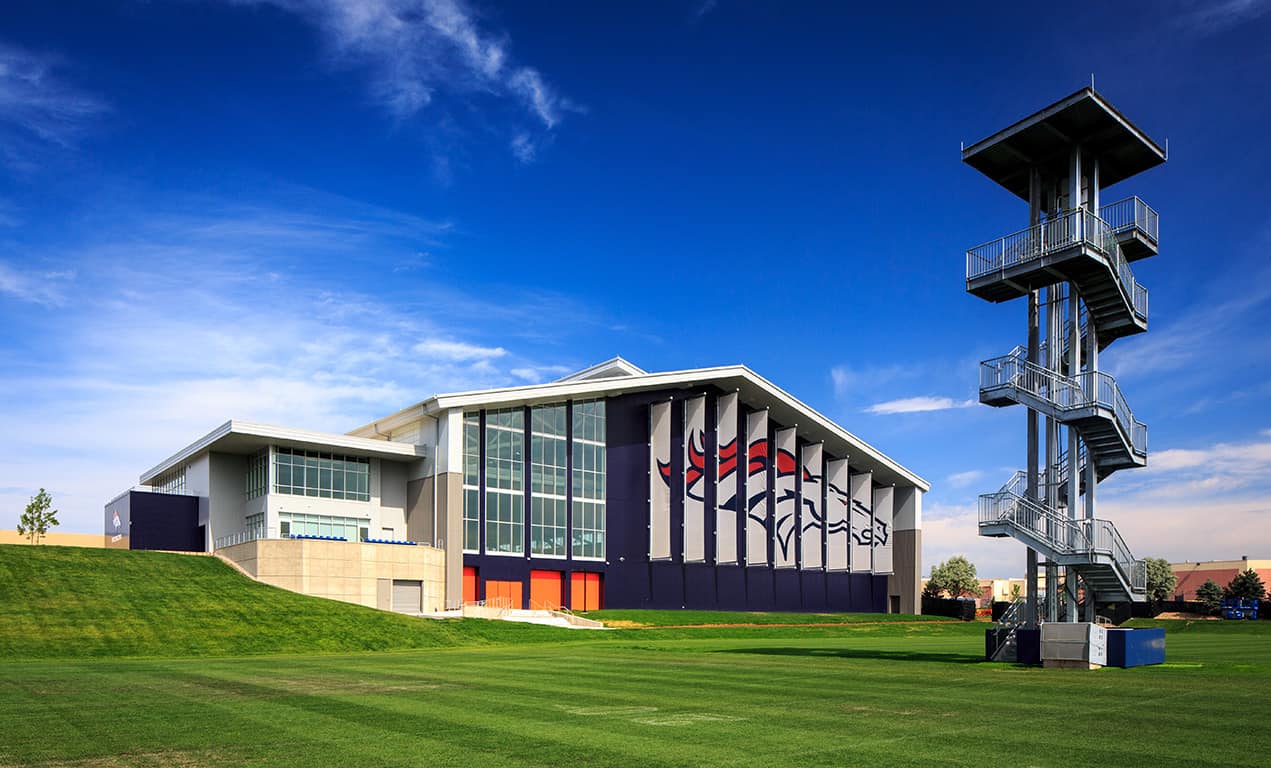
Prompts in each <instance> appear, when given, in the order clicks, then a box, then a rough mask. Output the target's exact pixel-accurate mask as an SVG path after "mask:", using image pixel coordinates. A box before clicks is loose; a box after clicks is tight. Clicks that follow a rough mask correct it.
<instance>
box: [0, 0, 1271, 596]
mask: <svg viewBox="0 0 1271 768" xmlns="http://www.w3.org/2000/svg"><path fill="white" fill-rule="evenodd" d="M1106 5H1107V4H1090V5H1088V6H1086V7H1079V8H1076V9H1074V10H1073V11H1071V12H1070V13H1068V12H1065V13H1064V14H1059V12H1058V11H1054V10H1052V11H1048V12H1046V13H1044V14H1043V13H1038V12H1036V11H1032V10H1029V9H1027V8H1024V7H1023V6H1022V5H1020V4H1001V5H996V6H990V5H983V6H980V5H974V4H973V5H969V6H968V5H966V4H960V5H957V6H956V7H955V6H950V5H948V4H938V3H937V4H931V5H930V6H929V7H928V6H924V5H921V4H899V5H898V4H891V5H887V6H885V7H882V8H879V9H877V10H876V11H873V12H870V13H863V12H860V11H857V10H855V9H853V8H851V7H849V4H817V5H808V6H807V7H802V8H799V7H795V6H792V5H791V4H788V3H772V4H761V3H735V2H728V0H719V2H663V3H654V2H650V3H634V4H630V5H627V6H620V5H618V4H616V3H594V2H579V3H553V4H547V5H541V4H532V3H508V4H504V5H495V4H493V3H488V2H480V3H478V2H470V3H464V2H455V1H454V0H449V1H446V0H343V1H342V2H341V1H339V0H256V1H253V0H238V1H231V2H212V1H209V2H197V1H195V0H173V1H171V2H160V1H158V0H153V1H150V2H140V1H136V2H120V3H105V2H82V3H69V2H68V3H49V2H24V1H23V0H15V1H12V2H8V3H6V4H5V8H4V10H3V11H0V21H2V22H3V23H0V328H3V332H0V354H3V360H4V362H5V364H4V366H3V367H2V368H0V423H2V424H3V425H4V434H3V437H4V439H3V440H2V441H0V514H2V515H4V516H7V517H9V518H10V520H3V519H0V525H2V526H3V527H10V526H12V525H13V524H14V523H16V517H17V514H18V512H19V511H20V510H21V508H22V506H23V505H24V504H25V503H26V500H27V498H28V497H29V496H30V495H31V494H33V493H34V492H35V490H36V489H37V488H38V487H39V486H44V487H47V488H48V489H49V490H50V491H51V492H52V493H53V494H54V497H55V499H56V501H57V506H59V507H60V509H61V510H62V513H63V515H62V521H63V526H62V527H63V529H64V530H79V531H97V530H100V528H101V512H100V510H101V507H102V505H103V503H104V502H105V501H107V500H108V499H109V498H111V497H112V496H113V495H114V494H115V493H117V492H119V491H121V490H123V489H125V488H127V487H128V486H129V485H130V484H132V483H133V482H135V481H136V478H137V475H138V474H139V473H140V472H141V471H142V470H144V469H145V468H147V467H149V466H151V465H153V464H155V463H157V462H158V461H159V460H160V459H162V458H163V457H165V456H167V455H168V454H170V453H172V452H173V451H175V450H176V449H177V448H179V447H181V446H182V445H185V444H186V443H188V442H189V441H190V440H192V439H194V438H195V437H197V436H198V435H201V434H202V433H204V432H205V431H207V430H208V429H210V428H212V427H213V426H215V425H216V424H218V423H220V422H222V421H224V420H225V419H228V418H231V417H234V418H245V419H255V420H260V421H266V422H273V423H282V424H287V425H293V426H299V427H306V428H312V429H320V430H331V431H345V430H347V429H350V428H352V427H354V426H357V425H359V424H361V423H364V422H366V421H368V420H370V419H371V418H374V417H376V416H379V415H383V414H384V413H387V412H391V411H392V410H395V409H397V408H399V407H402V406H404V405H407V404H409V403H411V402H416V401H418V400H420V399H422V398H424V397H426V396H428V395H430V394H432V393H435V392H439V391H453V390H459V389H465V388H471V387H483V386H491V385H505V384H516V383H529V382H536V381H545V380H550V379H552V378H555V377H557V376H559V375H560V374H561V373H563V372H566V371H570V370H574V369H578V368H582V367H585V366H586V365H589V364H591V363H594V362H597V361H599V360H602V359H605V358H608V357H611V356H613V355H615V354H620V355H623V356H624V357H627V358H628V359H630V360H632V361H633V362H635V363H636V364H637V365H640V366H642V367H644V368H646V369H649V370H669V369H676V368H684V367H699V366H706V365H716V364H728V363H736V362H742V363H745V364H747V365H749V366H750V367H752V368H753V369H755V370H756V371H758V372H759V373H761V374H762V375H764V376H766V377H768V378H769V379H771V380H773V381H774V382H776V383H778V384H779V385H780V386H782V387H784V388H785V389H787V390H788V391H790V392H791V393H793V394H795V395H796V396H798V397H800V398H801V399H803V400H804V401H806V402H808V403H809V404H811V405H812V406H814V407H816V408H818V409H819V410H821V411H822V412H824V413H826V414H827V415H830V416H832V417H833V418H835V419H837V420H838V421H839V422H840V423H842V424H844V425H845V426H846V427H848V428H849V429H851V430H852V431H854V432H856V433H857V434H859V435H861V436H863V437H864V438H866V439H867V440H869V441H870V442H872V443H874V444H875V445H877V446H878V447H879V448H881V449H883V450H884V451H886V452H887V453H889V454H891V455H893V456H895V457H897V458H898V459H900V460H901V461H902V462H903V463H905V464H906V465H908V466H910V467H911V468H913V469H914V470H915V471H917V472H919V473H920V474H922V475H923V476H925V477H926V478H928V479H929V480H930V481H931V482H932V484H933V489H932V493H931V494H930V495H929V496H928V498H927V502H926V513H927V529H926V533H925V545H926V553H925V556H926V559H927V561H928V564H931V563H934V562H935V561H936V560H939V559H943V558H946V557H948V556H949V555H951V554H957V553H966V554H969V555H970V556H971V557H972V559H973V560H974V561H976V562H977V563H979V565H980V571H981V573H982V574H985V575H1008V574H1014V573H1017V572H1019V571H1020V570H1021V569H1022V561H1023V554H1022V548H1020V547H1019V545H1017V544H1015V543H1013V542H1009V541H1005V540H988V539H980V538H978V537H977V536H976V535H975V524H974V503H975V497H976V495H977V494H978V493H981V492H986V491H991V490H994V489H996V488H997V487H998V486H1000V485H1001V483H1002V482H1003V481H1004V480H1005V479H1006V478H1007V477H1008V476H1009V475H1010V473H1011V472H1012V471H1013V470H1014V469H1015V468H1016V467H1018V466H1019V465H1020V464H1021V463H1022V455H1023V418H1022V417H1021V416H1020V415H1019V414H1020V412H1019V411H1018V409H1007V410H994V409H991V408H988V407H987V406H979V405H974V404H973V401H974V400H975V396H976V395H975V386H976V363H977V362H978V361H979V360H980V359H984V358H988V357H992V356H996V355H999V354H1003V353H1005V352H1007V351H1009V350H1010V348H1011V347H1012V346H1014V345H1015V344H1017V343H1020V342H1021V341H1023V336H1022V334H1023V330H1024V320H1025V315H1024V312H1025V309H1024V306H1023V305H1022V304H1021V303H1019V302H1015V303H1012V304H1006V305H989V304H987V303H984V302H981V301H979V300H977V299H974V298H972V297H970V296H968V295H967V294H965V293H964V291H963V263H964V262H963V251H964V250H965V249H966V248H968V247H970V246H973V245H976V244H978V243H981V242H983V241H986V240H989V239H992V238H994V237H997V236H1000V235H1003V234H1006V233H1008V232H1011V231H1014V230H1016V229H1019V228H1020V227H1021V226H1022V225H1023V224H1024V223H1026V210H1025V209H1024V207H1023V204H1022V203H1021V202H1019V201H1018V200H1016V199H1014V198H1012V196H1011V195H1010V194H1008V193H1007V192H1005V191H1003V190H1001V189H1000V188H998V187H997V186H995V185H994V184H993V183H991V182H989V181H988V180H987V179H985V178H983V177H981V176H980V175H979V174H978V173H976V172H975V171H973V170H971V169H970V168H968V167H966V166H964V165H962V163H961V162H960V161H959V154H958V149H959V143H960V142H962V141H967V142H971V141H975V140H977V139H979V138H982V137H984V136H985V135H987V134H989V133H991V132H993V131H995V130H997V129H998V128H1001V127H1004V126H1005V125H1007V124H1009V123H1010V122H1012V121H1014V120H1016V119H1018V118H1020V117H1022V116H1024V115H1025V114H1028V113H1030V112H1032V111H1034V110H1036V109H1038V108H1040V107H1041V106H1044V105H1045V104H1047V103H1049V102H1051V101H1053V100H1055V99H1057V98H1060V97H1061V96H1064V95H1067V94H1069V93H1071V92H1073V91H1075V90H1077V89H1078V88H1080V87H1082V86H1083V85H1086V84H1087V83H1088V82H1089V80H1090V76H1091V73H1094V75H1095V77H1096V85H1097V87H1098V88H1099V90H1100V91H1101V92H1102V93H1103V94H1104V95H1105V96H1106V97H1107V98H1109V99H1110V100H1111V101H1112V102H1113V103H1114V104H1116V105H1117V106H1118V107H1119V108H1120V109H1122V110H1123V111H1124V112H1125V113H1126V114H1127V115H1129V116H1130V117H1131V119H1133V120H1134V121H1135V122H1136V123H1138V124H1139V125H1140V126H1141V127H1142V128H1143V129H1144V130H1146V131H1147V132H1148V133H1149V134H1150V135H1152V136H1153V137H1155V138H1157V139H1158V140H1159V141H1165V140H1166V139H1169V146H1170V160H1169V162H1168V163H1167V164H1166V165H1165V166H1162V167H1160V168H1157V169H1154V170H1152V171H1150V172H1148V173H1146V174H1144V175H1142V176H1140V177H1138V178H1135V179H1132V180H1130V181H1127V182H1124V183H1122V184H1120V185H1118V186H1117V187H1114V188H1111V189H1109V190H1107V191H1106V192H1105V193H1104V199H1105V200H1107V201H1110V200H1114V199H1119V198H1120V197H1122V196H1126V195H1130V194H1138V195H1139V196H1141V197H1143V198H1144V199H1145V200H1147V201H1148V203H1149V204H1151V205H1152V206H1153V207H1155V208H1156V209H1157V210H1158V211H1160V214H1161V239H1162V246H1161V255H1160V256H1159V257H1157V258H1154V259H1150V260H1148V261H1145V262H1139V263H1138V264H1136V266H1135V271H1136V275H1137V276H1138V278H1139V280H1140V281H1141V282H1142V283H1144V284H1145V285H1146V286H1147V287H1148V288H1149V290H1150V291H1151V331H1150V332H1149V333H1148V334H1147V335H1145V336H1139V337H1134V338H1130V339H1125V340H1121V341H1118V342H1117V343H1116V344H1115V345H1113V346H1112V347H1111V348H1110V349H1109V350H1108V352H1107V353H1106V354H1105V355H1104V356H1103V358H1102V359H1103V362H1104V363H1105V365H1106V367H1108V368H1109V369H1111V370H1112V371H1114V372H1116V374H1117V375H1118V376H1119V378H1120V381H1121V383H1122V386H1123V388H1124V390H1125V392H1126V394H1127V396H1128V398H1129V400H1130V404H1131V406H1132V407H1133V408H1134V410H1135V414H1136V415H1137V416H1138V417H1139V418H1141V419H1143V420H1145V421H1146V422H1148V424H1149V425H1150V428H1151V432H1150V440H1151V449H1152V451H1153V455H1152V457H1151V467H1150V468H1149V469H1147V470H1141V471H1138V472H1123V473H1119V474H1117V475H1116V476H1114V477H1113V478H1112V479H1110V480H1109V481H1108V482H1107V483H1105V484H1104V485H1102V486H1101V493H1102V497H1101V502H1102V504H1101V508H1100V516H1105V517H1110V518H1111V519H1113V520H1115V521H1116V522H1117V523H1118V525H1119V527H1120V528H1121V529H1122V530H1123V532H1124V533H1125V535H1126V537H1127V539H1128V541H1129V542H1130V544H1131V546H1132V547H1133V548H1134V549H1135V551H1136V553H1137V554H1140V555H1154V556H1164V557H1169V558H1172V559H1215V558H1228V557H1238V556H1240V555H1242V554H1248V555H1250V556H1251V557H1258V556H1263V557H1267V556H1271V526H1268V525H1266V523H1265V519H1266V517H1265V515H1266V513H1267V512H1269V511H1271V500H1269V498H1271V497H1269V495H1268V492H1269V491H1271V409H1269V408H1268V402H1269V400H1271V338H1269V337H1268V329H1271V259H1268V254H1269V252H1271V214H1268V211H1269V210H1271V206H1269V205H1268V203H1269V202H1271V199H1269V198H1271V194H1269V193H1268V192H1267V186H1266V179H1267V178H1268V177H1269V176H1271V150H1269V149H1268V146H1267V142H1266V136H1267V135H1268V127H1269V126H1271V97H1269V96H1268V94H1267V90H1266V82H1267V79H1268V76H1269V75H1271V46H1267V45H1266V44H1265V43H1266V40H1267V39H1269V36H1271V3H1268V2H1266V0H1220V1H1219V2H1212V3H1192V2H1183V1H1182V0H1176V1H1175V2H1170V3H1139V4H1130V5H1124V6H1121V5H1118V6H1117V7H1110V6H1108V7H1105V6H1106ZM1077 33H1080V34H1081V35H1082V37H1077Z"/></svg>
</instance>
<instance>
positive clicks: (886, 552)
mask: <svg viewBox="0 0 1271 768" xmlns="http://www.w3.org/2000/svg"><path fill="white" fill-rule="evenodd" d="M895 500H896V489H895V488H893V487H891V486H890V485H888V486H886V487H882V488H875V489H874V528H873V534H874V535H873V537H872V538H871V539H870V544H871V545H873V548H874V573H891V522H892V508H893V506H894V504H895Z"/></svg>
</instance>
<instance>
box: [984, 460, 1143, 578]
mask: <svg viewBox="0 0 1271 768" xmlns="http://www.w3.org/2000/svg"><path fill="white" fill-rule="evenodd" d="M1024 482H1026V475H1025V473H1024V472H1023V471H1019V472H1016V473H1015V474H1014V475H1012V476H1011V478H1010V480H1008V481H1007V482H1006V485H1004V486H1002V489H1001V490H999V491H998V492H997V493H986V494H983V495H981V496H980V499H979V525H980V527H982V528H983V527H985V526H990V525H1006V526H1008V527H1010V528H1013V529H1015V530H1018V531H1022V532H1025V533H1027V534H1028V535H1029V536H1030V537H1031V538H1033V539H1035V540H1037V541H1038V542H1041V543H1043V544H1045V545H1046V547H1047V548H1048V549H1049V550H1050V552H1049V553H1047V554H1048V555H1054V556H1074V555H1075V556H1080V555H1105V556H1107V557H1108V558H1109V559H1110V560H1111V561H1112V565H1113V567H1114V568H1115V569H1116V570H1117V571H1118V572H1119V574H1120V576H1121V579H1122V580H1123V581H1124V582H1125V584H1127V585H1128V586H1129V587H1130V589H1131V590H1133V591H1135V592H1142V591H1143V590H1144V589H1146V584H1147V571H1146V567H1145V564H1144V562H1143V561H1142V560H1138V559H1136V558H1135V557H1134V554H1133V553H1132V552H1131V551H1130V548H1129V546H1127V545H1126V543H1125V539H1123V538H1122V537H1121V534H1120V532H1119V531H1117V528H1116V526H1115V525H1113V524H1112V521H1110V520H1099V519H1077V520H1074V519H1072V518H1070V517H1068V516H1067V515H1065V514H1063V513H1061V512H1060V511H1059V510H1058V509H1055V508H1053V507H1050V506H1048V505H1046V504H1044V503H1042V502H1040V501H1034V500H1033V499H1030V498H1028V497H1026V496H1025V495H1024V494H1023V493H1022V492H1021V490H1022V487H1023V483H1024Z"/></svg>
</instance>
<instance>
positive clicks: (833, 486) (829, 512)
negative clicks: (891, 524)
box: [825, 459, 851, 571]
mask: <svg viewBox="0 0 1271 768" xmlns="http://www.w3.org/2000/svg"><path fill="white" fill-rule="evenodd" d="M825 480H826V492H827V493H826V500H825V570H827V571H846V570H847V513H848V511H849V509H850V505H851V499H850V498H849V497H848V490H847V459H831V460H830V461H828V462H826V464H825Z"/></svg>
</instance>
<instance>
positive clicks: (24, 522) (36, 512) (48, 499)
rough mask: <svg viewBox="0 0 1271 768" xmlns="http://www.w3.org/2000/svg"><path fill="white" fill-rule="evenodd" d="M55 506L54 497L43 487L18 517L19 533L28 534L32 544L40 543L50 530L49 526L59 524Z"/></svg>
mask: <svg viewBox="0 0 1271 768" xmlns="http://www.w3.org/2000/svg"><path fill="white" fill-rule="evenodd" d="M52 506H53V497H52V496H50V495H49V494H48V491H46V490H44V489H43V488H41V489H40V492H39V493H37V494H35V495H34V496H32V497H31V503H30V504H27V505H26V511H24V512H23V513H22V516H21V517H19V518H18V535H19V536H26V537H27V539H28V540H29V541H30V542H31V543H32V544H39V543H40V539H41V538H43V537H44V535H45V534H47V533H48V532H49V528H50V527H52V526H54V525H57V510H56V509H50V507H52Z"/></svg>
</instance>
